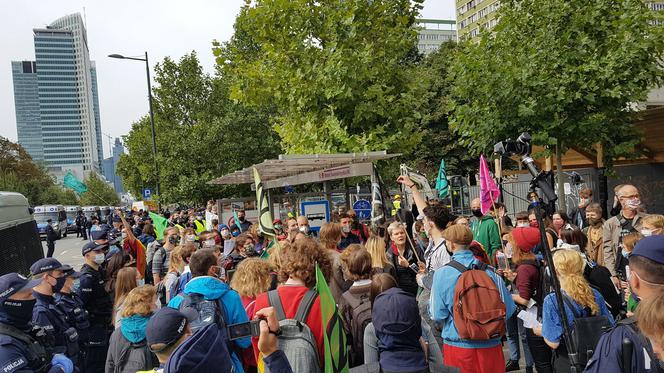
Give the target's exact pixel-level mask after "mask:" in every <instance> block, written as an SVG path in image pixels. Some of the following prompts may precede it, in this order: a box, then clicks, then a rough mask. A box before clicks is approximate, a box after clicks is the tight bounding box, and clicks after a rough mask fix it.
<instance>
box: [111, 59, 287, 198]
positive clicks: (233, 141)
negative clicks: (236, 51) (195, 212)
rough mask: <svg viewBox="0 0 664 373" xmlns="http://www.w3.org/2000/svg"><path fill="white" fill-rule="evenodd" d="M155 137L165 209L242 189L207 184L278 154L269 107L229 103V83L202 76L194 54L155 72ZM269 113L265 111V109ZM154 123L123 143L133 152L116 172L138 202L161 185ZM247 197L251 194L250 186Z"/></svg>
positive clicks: (141, 124) (143, 124) (137, 126)
mask: <svg viewBox="0 0 664 373" xmlns="http://www.w3.org/2000/svg"><path fill="white" fill-rule="evenodd" d="M155 81H156V82H157V85H156V86H155V88H154V101H155V110H154V113H155V131H156V141H157V148H158V158H157V161H158V162H159V180H160V186H161V188H160V189H161V190H160V193H161V195H160V196H158V198H160V199H161V201H162V202H166V203H176V202H177V203H202V202H204V201H206V200H209V199H210V198H215V197H219V196H221V195H223V194H224V193H229V192H233V193H234V192H238V191H241V190H242V189H237V188H222V187H219V186H216V185H208V184H207V182H208V181H210V180H212V179H214V178H215V177H219V176H221V175H223V174H225V173H228V172H232V171H235V170H237V169H239V168H243V167H246V166H249V165H251V164H253V163H256V162H260V161H262V160H264V159H265V158H269V157H272V156H274V155H276V154H278V153H279V151H280V147H279V143H278V141H277V140H276V135H275V134H274V132H273V131H272V129H271V128H270V125H269V119H268V118H269V115H270V112H269V107H268V106H267V105H265V106H257V107H252V108H249V107H246V106H244V105H242V104H239V103H236V102H233V101H232V100H231V99H230V98H229V94H228V83H227V79H226V78H225V77H224V76H223V75H221V74H219V73H218V74H217V75H215V76H214V77H210V76H208V75H207V74H205V73H203V70H202V68H201V66H200V63H199V61H198V58H197V56H196V54H195V53H192V54H189V55H185V56H184V57H182V58H181V59H180V61H179V62H174V61H172V60H171V59H170V58H166V59H164V61H163V62H162V63H159V64H158V65H157V67H156V68H155ZM266 107H268V109H266ZM151 141H152V140H151V131H150V122H149V117H143V118H141V119H140V120H139V121H137V122H136V123H134V124H133V126H132V129H131V131H130V132H129V134H128V135H127V136H125V137H124V143H125V146H126V148H127V151H128V153H127V154H125V155H123V156H121V158H120V161H119V162H118V174H119V175H120V176H121V177H122V180H123V183H124V185H125V186H127V188H128V190H129V191H130V192H131V193H132V194H133V195H135V196H140V195H141V189H143V188H147V187H152V188H154V186H155V184H156V178H155V175H156V172H155V169H154V161H153V159H154V158H153V155H152V143H151ZM245 192H250V191H249V188H246V191H245Z"/></svg>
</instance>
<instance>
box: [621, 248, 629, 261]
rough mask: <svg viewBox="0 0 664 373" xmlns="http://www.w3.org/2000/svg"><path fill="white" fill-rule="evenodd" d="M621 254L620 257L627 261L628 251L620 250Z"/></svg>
mask: <svg viewBox="0 0 664 373" xmlns="http://www.w3.org/2000/svg"><path fill="white" fill-rule="evenodd" d="M621 252H622V256H623V258H625V259H629V254H630V252H629V251H627V250H625V249H622V251H621Z"/></svg>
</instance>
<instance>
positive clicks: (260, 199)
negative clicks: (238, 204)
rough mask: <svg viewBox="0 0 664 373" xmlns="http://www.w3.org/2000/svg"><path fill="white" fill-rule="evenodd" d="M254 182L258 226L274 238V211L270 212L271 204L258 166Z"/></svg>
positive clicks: (261, 230)
mask: <svg viewBox="0 0 664 373" xmlns="http://www.w3.org/2000/svg"><path fill="white" fill-rule="evenodd" d="M254 182H255V183H256V202H257V203H258V228H259V230H260V232H261V233H263V236H268V237H269V238H270V239H273V238H274V237H275V236H276V234H275V232H274V226H273V225H272V213H271V212H270V205H269V204H268V201H267V194H265V190H263V182H262V181H261V175H259V174H258V170H257V169H256V168H254Z"/></svg>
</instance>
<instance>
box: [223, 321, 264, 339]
mask: <svg viewBox="0 0 664 373" xmlns="http://www.w3.org/2000/svg"><path fill="white" fill-rule="evenodd" d="M260 321H261V319H256V320H251V321H248V322H243V323H239V324H233V325H228V339H230V340H231V341H234V340H236V339H240V338H245V337H258V336H259V335H260V334H261V329H260Z"/></svg>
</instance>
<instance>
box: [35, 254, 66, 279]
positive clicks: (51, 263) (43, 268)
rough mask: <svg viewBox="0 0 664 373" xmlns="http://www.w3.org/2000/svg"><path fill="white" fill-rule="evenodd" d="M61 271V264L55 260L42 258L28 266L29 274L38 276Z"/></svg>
mask: <svg viewBox="0 0 664 373" xmlns="http://www.w3.org/2000/svg"><path fill="white" fill-rule="evenodd" d="M58 269H59V270H62V264H61V263H60V262H59V261H58V260H57V259H55V258H42V259H39V260H38V261H36V262H35V263H34V264H33V265H31V266H30V274H31V275H33V276H34V275H38V274H41V273H44V272H49V271H55V270H58Z"/></svg>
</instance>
